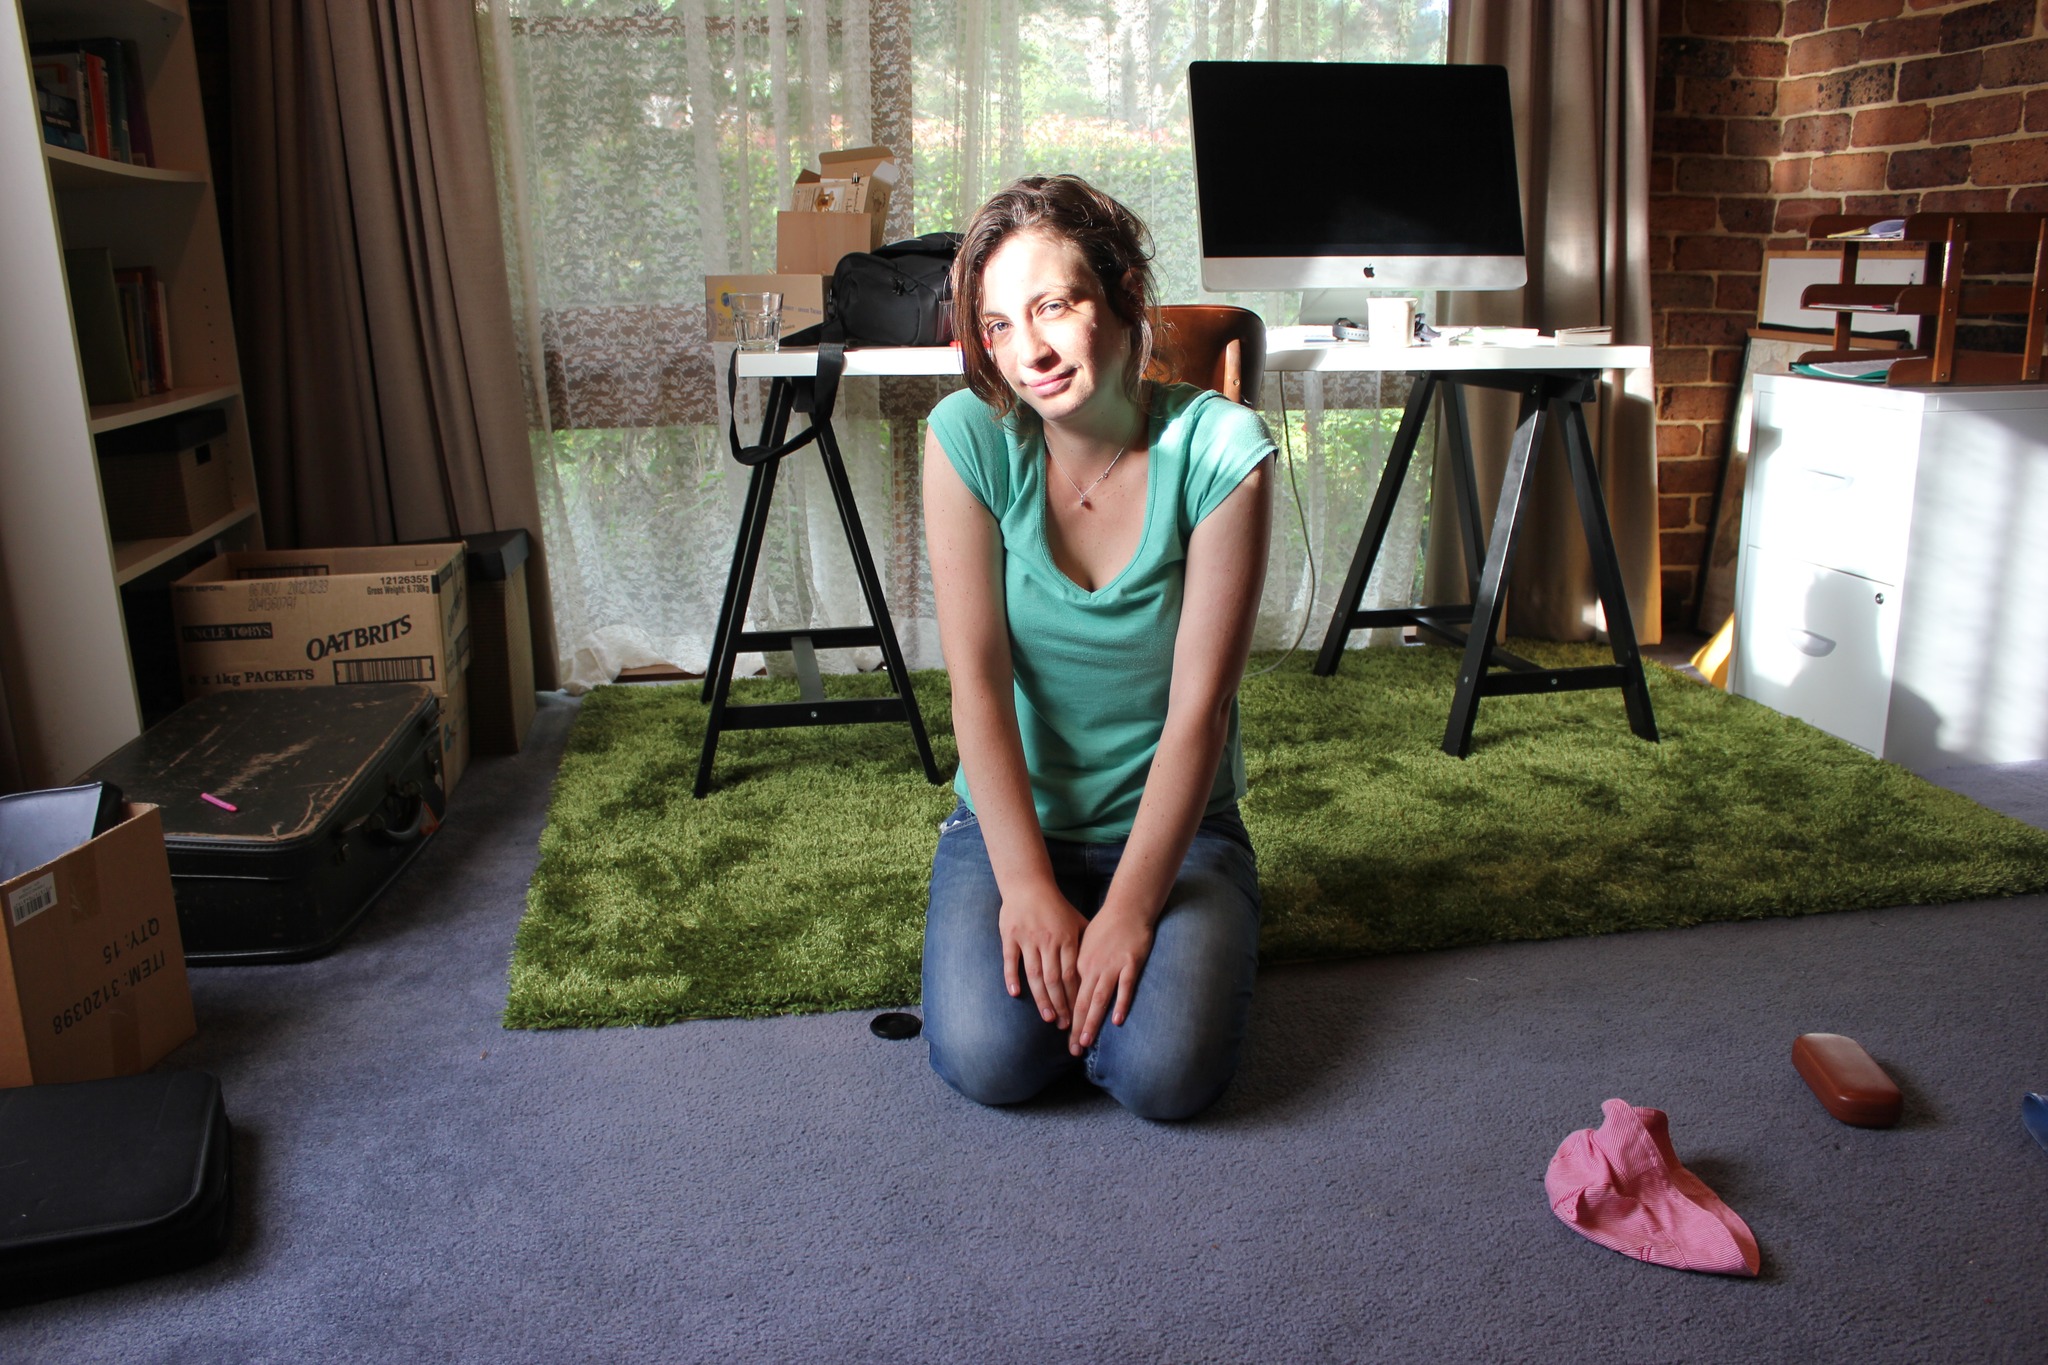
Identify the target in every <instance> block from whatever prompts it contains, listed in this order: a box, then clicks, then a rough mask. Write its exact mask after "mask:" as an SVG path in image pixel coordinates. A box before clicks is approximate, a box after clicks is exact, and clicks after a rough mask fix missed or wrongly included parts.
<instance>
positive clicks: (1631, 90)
mask: <svg viewBox="0 0 2048 1365" xmlns="http://www.w3.org/2000/svg"><path fill="white" fill-rule="evenodd" d="M1450 17H1451V22H1450V34H1449V60H1450V61H1452V62H1473V63H1491V64H1495V65H1500V66H1505V67H1506V68H1507V70H1508V84H1509V87H1510V89H1511V91H1512V98H1513V101H1514V110H1515V144H1516V152H1517V157H1518V160H1519V163H1520V170H1521V180H1522V205H1523V208H1522V220H1523V228H1524V231H1525V234H1526V236H1527V248H1528V260H1529V283H1528V285H1527V286H1526V287H1525V288H1522V289H1519V290H1513V291H1503V292H1500V293H1469V294H1461V295H1455V296H1452V298H1451V299H1450V301H1449V303H1448V304H1447V306H1446V308H1445V310H1444V311H1445V316H1446V317H1447V318H1448V319H1449V320H1451V321H1454V322H1467V323H1491V324H1496V325H1508V326H1523V327H1532V326H1540V327H1543V328H1546V329H1548V328H1553V327H1575V326H1593V325H1598V324H1607V325H1610V326H1612V327H1613V328H1614V332H1615V336H1614V339H1615V340H1616V341H1617V342H1619V343H1622V344H1627V345H1648V344H1649V341H1650V268H1649V173H1650V124H1651V117H1652V115H1651V88H1650V83H1651V79H1652V73H1653V72H1654V70H1655V62H1654V56H1655V49H1656V36H1657V35H1656V18H1657V10H1656V4H1655V0H1451V16H1450ZM1469 402H1470V404H1471V413H1472V419H1473V420H1472V428H1473V444H1474V455H1475V458H1476V459H1477V461H1478V464H1479V485H1480V511H1481V516H1482V519H1483V524H1485V525H1487V526H1490V525H1491V521H1492V517H1493V511H1494V503H1495V501H1496V498H1495V494H1496V493H1497V492H1498V490H1499V485H1500V474H1501V466H1502V464H1503V462H1504V461H1505V458H1506V452H1507V445H1508V439H1509V436H1510V435H1511V433H1512V432H1513V430H1514V421H1515V402H1516V399H1515V396H1514V395H1513V394H1507V393H1496V392H1487V391H1476V390H1475V391H1474V392H1473V393H1472V394H1471V395H1470V398H1469ZM1587 422H1588V426H1589V427H1590V429H1591V436H1592V441H1593V450H1594V455H1595V459H1596V461H1597V463H1598V465H1599V467H1600V471H1601V482H1602V488H1603V492H1604V495H1605V497H1606V499H1607V512H1608V517H1609V520H1610V521H1612V523H1613V526H1614V538H1615V542H1616V547H1617V549H1618V551H1619V554H1620V559H1621V572H1622V581H1623V583H1624V584H1625V586H1626V590H1627V595H1628V607H1629V614H1630V615H1631V616H1632V617H1633V618H1634V624H1635V632H1636V638H1637V639H1638V640H1640V641H1641V642H1643V643H1646V644H1652V643H1655V642H1656V641H1658V640H1659V639H1661V638H1662V636H1663V620H1662V612H1661V609H1660V601H1659V596H1660V594H1659V570H1658V559H1657V450H1656V412H1655V406H1654V400H1653V390H1652V387H1651V382H1650V372H1649V370H1647V369H1643V370H1635V371H1626V372H1624V371H1610V372H1609V373H1608V375H1607V376H1606V378H1605V380H1604V382H1603V383H1602V384H1601V386H1600V401H1599V403H1598V404H1597V406H1596V407H1594V408H1593V409H1592V410H1591V411H1589V412H1588V413H1587ZM1546 441H1547V447H1548V448H1547V449H1546V450H1545V452H1544V454H1543V455H1542V457H1541V459H1540V461H1539V463H1538V467H1537V478H1536V484H1535V488H1534V490H1533V493H1532V499H1533V500H1532V502H1531V504H1530V506H1529V508H1528V509H1527V511H1526V512H1525V514H1524V516H1525V519H1524V522H1523V527H1522V532H1521V536H1520V539H1519V541H1518V543H1517V545H1516V549H1515V562H1514V566H1513V570H1512V573H1511V575H1510V578H1509V590H1508V608H1507V629H1508V632H1509V633H1510V634H1514V635H1525V636H1531V637H1535V638H1539V639H1551V640H1584V639H1589V638H1592V637H1593V636H1594V635H1595V634H1596V633H1597V632H1600V631H1604V630H1605V628H1606V623H1605V621H1604V620H1603V619H1602V617H1601V613H1600V603H1599V596H1598V594H1597V593H1596V592H1595V590H1594V587H1593V576H1592V572H1591V570H1590V568H1589V567H1588V562H1587V552H1586V542H1585V538H1584V535H1583V533H1582V531H1581V529H1580V526H1579V518H1578V510H1577V507H1576V505H1575V503H1574V501H1573V498H1572V490H1571V480H1570V478H1569V476H1568V474H1567V471H1566V469H1565V466H1564V460H1563V448H1562V446H1560V445H1559V444H1558V439H1557V435H1556V433H1555V432H1554V431H1553V432H1551V433H1549V435H1548V436H1547V437H1546ZM1436 480H1437V482H1436V486H1437V488H1439V489H1441V490H1448V489H1449V488H1450V487H1451V484H1450V482H1449V471H1448V469H1447V468H1445V467H1444V465H1443V461H1442V460H1441V459H1439V467H1438V470H1437V475H1436ZM1436 505H1437V507H1439V508H1445V507H1448V506H1449V505H1450V502H1449V498H1448V496H1445V497H1443V498H1440V499H1438V500H1437V501H1436ZM1433 520H1434V521H1435V523H1436V524H1437V525H1438V526H1447V525H1448V524H1449V522H1448V519H1446V518H1444V517H1441V516H1439V517H1437V518H1434V519H1433ZM1427 574H1428V583H1429V588H1428V590H1427V595H1428V597H1429V600H1430V601H1433V602H1438V601H1460V600H1464V599H1465V598H1466V596H1467V594H1466V593H1465V591H1464V583H1465V578H1464V567H1463V562H1462V560H1461V558H1460V554H1459V550H1458V547H1457V544H1456V542H1455V538H1454V537H1453V536H1450V535H1436V536H1432V537H1431V543H1430V546H1429V562H1428V567H1427Z"/></svg>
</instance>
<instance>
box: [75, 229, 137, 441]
mask: <svg viewBox="0 0 2048 1365" xmlns="http://www.w3.org/2000/svg"><path fill="white" fill-rule="evenodd" d="M64 277H65V280H66V282H67V283H68V284H69V285H70V287H71V325H72V329H73V330H74V331H75V332H76V333H77V336H78V362H79V366H80V368H81V369H82V370H83V372H84V376H85V398H86V401H87V402H88V403H91V404H93V405H94V406H95V407H97V406H99V405H101V404H104V403H127V402H130V401H132V400H133V399H134V398H135V397H136V393H135V371H134V368H133V367H132V366H131V365H130V364H129V363H128V333H127V328H126V327H124V326H123V325H122V322H121V291H120V288H119V286H117V285H116V284H115V283H114V253H113V252H111V251H109V250H108V249H107V248H105V247H103V246H100V247H70V248H67V249H66V250H65V252H64Z"/></svg>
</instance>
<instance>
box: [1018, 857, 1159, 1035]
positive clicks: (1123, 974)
mask: <svg viewBox="0 0 2048 1365" xmlns="http://www.w3.org/2000/svg"><path fill="white" fill-rule="evenodd" d="M997 925H998V927H999V929H1000V931H1001V933H1002V937H1003V985H1004V986H1005V987H1006V988H1007V989H1008V990H1009V992H1010V994H1011V995H1012V996H1013V997H1020V996H1022V995H1023V994H1024V991H1025V990H1026V989H1027V988H1028V989H1029V990H1030V992H1031V1000H1032V1003H1033V1004H1035V1005H1037V1006H1038V1017H1039V1018H1041V1019H1043V1020H1045V1022H1046V1023H1048V1024H1052V1025H1055V1026H1056V1027H1058V1028H1060V1029H1063V1030H1065V1031H1066V1033H1067V1050H1068V1051H1069V1052H1071V1053H1073V1054H1074V1055H1075V1056H1076V1057H1078V1056H1080V1055H1081V1054H1082V1053H1083V1052H1085V1051H1087V1050H1088V1048H1090V1047H1092V1046H1094V1043H1095V1040H1096V1038H1097V1037H1098V1036H1099V1035H1100V1034H1101V1031H1102V1021H1103V1019H1104V1018H1105V1017H1107V1018H1108V1019H1109V1021H1110V1022H1111V1023H1113V1024H1122V1023H1123V1021H1124V1020H1125V1019H1126V1018H1128V1017H1129V1016H1130V1012H1131V998H1132V996H1133V995H1135V994H1136V993H1137V989H1138V977H1139V975H1140V974H1141V973H1142V972H1143V971H1144V970H1145V959H1146V958H1147V957H1149V956H1151V953H1152V926H1151V925H1150V924H1149V923H1147V922H1146V921H1145V920H1144V919H1143V917H1141V916H1138V915H1135V914H1120V913H1118V912H1117V911H1115V910H1112V909H1108V908H1104V909H1103V910H1101V911H1098V912H1097V914H1096V916H1095V918H1094V919H1093V920H1089V919H1085V918H1083V917H1082V915H1081V912H1080V911H1078V910H1076V909H1075V908H1074V907H1073V905H1072V904H1071V903H1070V902H1069V901H1068V900H1067V898H1066V897H1065V896H1063V895H1061V894H1060V893H1059V892H1058V891H1057V890H1056V889H1055V890H1050V891H1043V892H1039V893H1036V894H1032V895H1027V896H1023V897H1015V898H1005V899H1004V901H1003V908H1002V912H1001V913H1000V915H999V916H998V917H997Z"/></svg>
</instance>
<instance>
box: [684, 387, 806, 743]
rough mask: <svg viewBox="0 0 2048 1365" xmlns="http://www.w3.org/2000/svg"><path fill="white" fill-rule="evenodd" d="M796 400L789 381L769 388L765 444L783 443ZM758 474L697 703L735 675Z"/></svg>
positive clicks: (746, 507) (735, 547)
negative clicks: (735, 624)
mask: <svg viewBox="0 0 2048 1365" xmlns="http://www.w3.org/2000/svg"><path fill="white" fill-rule="evenodd" d="M794 398H795V385H793V384H791V383H790V382H789V381H788V380H787V379H777V380H776V381H775V382H774V383H773V384H772V385H771V386H770V387H769V390H768V407H767V410H766V411H765V412H763V413H762V414H761V444H762V445H764V446H776V445H780V444H782V438H783V435H784V433H785V432H787V431H788V429H789V410H790V406H791V404H792V402H793V400H794ZM733 454H735V455H737V454H739V452H738V451H734V452H733ZM759 472H760V467H759V466H758V465H757V466H755V470H754V477H750V478H749V479H748V480H747V498H746V503H745V505H744V506H743V507H742V508H741V509H740V530H739V535H738V536H736V537H735V538H734V540H733V546H732V567H731V568H730V569H728V570H727V571H726V575H725V599H724V601H722V602H720V603H719V606H718V628H717V629H716V630H714V631H712V632H711V662H710V663H709V664H707V665H705V668H704V686H703V687H702V688H701V689H700V690H699V691H698V694H697V698H698V700H699V701H702V702H704V703H706V704H707V705H708V704H709V703H710V701H711V680H712V679H713V678H715V677H717V676H718V675H719V674H720V673H724V674H726V675H728V676H730V675H731V673H732V665H733V660H732V659H731V658H730V657H727V656H726V654H725V653H724V651H725V646H726V639H727V635H728V633H729V632H730V633H736V632H731V627H732V619H733V614H734V612H735V611H737V612H738V613H739V615H740V617H741V619H742V620H744V619H745V617H746V614H747V609H746V603H745V601H744V600H742V598H741V596H740V565H741V564H742V563H743V562H744V561H745V560H746V557H747V553H748V550H747V536H748V530H749V528H750V527H752V526H753V524H754V501H755V499H756V498H758V497H759V496H760V494H761V487H762V482H763V481H762V480H761V478H760V477H759ZM754 550H755V552H756V553H758V552H759V550H760V546H759V544H758V543H756V544H755V546H754Z"/></svg>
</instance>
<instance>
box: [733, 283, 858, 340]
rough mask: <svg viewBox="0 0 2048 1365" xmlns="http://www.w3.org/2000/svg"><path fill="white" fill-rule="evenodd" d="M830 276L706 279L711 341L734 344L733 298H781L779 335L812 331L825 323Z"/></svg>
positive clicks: (735, 337) (830, 285)
mask: <svg viewBox="0 0 2048 1365" xmlns="http://www.w3.org/2000/svg"><path fill="white" fill-rule="evenodd" d="M831 287H832V277H831V276H830V275H706V276H705V277H704V319H705V326H706V329H707V330H708V331H709V332H710V334H711V336H710V339H711V340H713V341H737V340H739V338H738V337H737V336H736V335H734V333H733V330H732V296H733V295H734V294H766V293H771V292H772V293H777V294H780V295H782V335H784V336H788V335H789V334H790V333H792V332H798V331H802V330H803V329H804V328H806V327H815V326H817V325H818V324H819V323H821V322H823V321H824V320H825V299H826V296H827V295H828V294H829V293H830V291H831Z"/></svg>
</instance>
